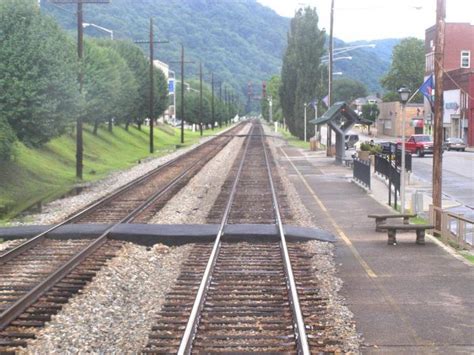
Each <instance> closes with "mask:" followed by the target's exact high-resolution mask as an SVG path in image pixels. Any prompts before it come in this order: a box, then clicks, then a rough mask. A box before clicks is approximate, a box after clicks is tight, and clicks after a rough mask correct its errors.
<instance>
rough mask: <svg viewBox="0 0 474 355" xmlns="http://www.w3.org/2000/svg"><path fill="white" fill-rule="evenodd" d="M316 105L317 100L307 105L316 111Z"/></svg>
mask: <svg viewBox="0 0 474 355" xmlns="http://www.w3.org/2000/svg"><path fill="white" fill-rule="evenodd" d="M317 104H318V99H316V98H314V99H313V101H311V102H310V103H309V105H310V106H311V107H312V108H313V109H316V105H317Z"/></svg>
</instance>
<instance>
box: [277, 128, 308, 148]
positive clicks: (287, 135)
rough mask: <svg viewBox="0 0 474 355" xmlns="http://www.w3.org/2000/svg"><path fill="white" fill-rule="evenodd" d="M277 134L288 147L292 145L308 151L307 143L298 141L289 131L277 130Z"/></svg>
mask: <svg viewBox="0 0 474 355" xmlns="http://www.w3.org/2000/svg"><path fill="white" fill-rule="evenodd" d="M278 133H280V134H281V135H282V137H283V138H285V139H286V140H287V141H288V144H289V145H292V146H294V147H297V148H303V149H309V142H305V141H304V140H301V139H299V138H298V137H295V136H293V135H292V134H291V133H290V131H286V130H284V129H279V130H278Z"/></svg>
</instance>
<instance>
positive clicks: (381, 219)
mask: <svg viewBox="0 0 474 355" xmlns="http://www.w3.org/2000/svg"><path fill="white" fill-rule="evenodd" d="M367 217H369V218H375V231H376V232H382V230H381V229H380V228H379V226H380V225H381V224H385V222H386V221H387V219H388V218H403V224H408V223H409V219H410V218H412V217H416V214H408V213H405V214H369V215H368V216H367Z"/></svg>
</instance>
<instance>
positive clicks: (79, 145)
mask: <svg viewBox="0 0 474 355" xmlns="http://www.w3.org/2000/svg"><path fill="white" fill-rule="evenodd" d="M50 1H51V2H52V3H53V4H77V56H78V58H79V75H78V79H77V80H78V82H79V92H80V93H81V94H82V88H83V81H84V72H83V70H84V66H83V62H82V61H83V58H84V13H83V9H82V5H83V4H108V3H109V2H110V0H50ZM83 155H84V143H83V137H82V114H81V113H79V115H78V116H77V119H76V177H77V178H78V179H81V180H82V171H83V166H84V164H83Z"/></svg>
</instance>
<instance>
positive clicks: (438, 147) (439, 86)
mask: <svg viewBox="0 0 474 355" xmlns="http://www.w3.org/2000/svg"><path fill="white" fill-rule="evenodd" d="M445 18H446V0H437V2H436V46H435V105H434V106H435V107H434V109H435V115H434V124H433V136H434V142H433V205H434V206H435V207H438V208H442V199H441V193H442V189H443V174H442V171H443V101H444V100H443V66H444V29H445ZM438 217H439V215H438ZM436 222H437V224H438V227H439V226H440V222H441V221H440V218H436ZM438 230H439V228H438Z"/></svg>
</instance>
